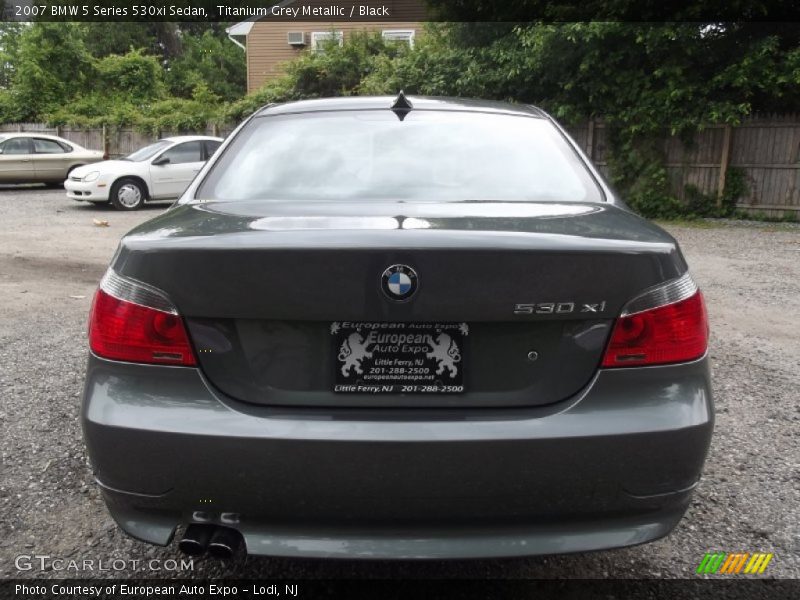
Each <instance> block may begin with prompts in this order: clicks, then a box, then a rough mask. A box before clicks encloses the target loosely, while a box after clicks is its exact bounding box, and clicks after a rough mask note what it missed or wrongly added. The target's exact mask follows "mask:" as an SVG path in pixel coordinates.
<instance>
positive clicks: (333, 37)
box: [311, 31, 344, 52]
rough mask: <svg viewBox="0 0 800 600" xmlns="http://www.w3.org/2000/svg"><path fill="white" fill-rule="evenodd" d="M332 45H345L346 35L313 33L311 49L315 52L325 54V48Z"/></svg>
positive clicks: (341, 33) (339, 32)
mask: <svg viewBox="0 0 800 600" xmlns="http://www.w3.org/2000/svg"><path fill="white" fill-rule="evenodd" d="M331 43H338V44H339V45H340V46H341V45H342V44H344V33H343V32H341V31H313V32H311V48H312V49H313V50H314V52H324V51H325V46H326V45H327V44H331Z"/></svg>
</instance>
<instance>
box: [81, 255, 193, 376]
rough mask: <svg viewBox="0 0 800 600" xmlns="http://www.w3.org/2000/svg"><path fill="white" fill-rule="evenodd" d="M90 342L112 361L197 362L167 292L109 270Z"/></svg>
mask: <svg viewBox="0 0 800 600" xmlns="http://www.w3.org/2000/svg"><path fill="white" fill-rule="evenodd" d="M89 346H90V347H91V349H92V352H94V353H95V354H96V355H97V356H100V357H102V358H108V359H111V360H122V361H126V362H137V363H149V364H167V365H185V366H194V365H196V364H197V363H196V361H195V357H194V352H192V346H191V343H190V342H189V336H188V335H187V333H186V328H185V326H184V324H183V319H181V317H180V315H179V314H178V311H177V309H176V308H175V306H174V305H173V304H172V302H170V300H169V299H168V298H167V297H166V295H165V294H164V293H163V292H161V291H160V290H157V289H156V288H153V287H151V286H148V285H146V284H144V283H141V282H138V281H134V280H132V279H127V278H124V277H120V276H119V275H117V274H116V273H114V271H112V270H111V269H109V270H108V272H107V273H106V275H105V277H103V280H102V281H101V282H100V288H99V289H98V290H97V293H96V294H95V297H94V302H93V304H92V312H91V315H90V316H89Z"/></svg>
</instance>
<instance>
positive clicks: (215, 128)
mask: <svg viewBox="0 0 800 600" xmlns="http://www.w3.org/2000/svg"><path fill="white" fill-rule="evenodd" d="M211 135H213V136H214V137H219V123H214V124H213V125H211Z"/></svg>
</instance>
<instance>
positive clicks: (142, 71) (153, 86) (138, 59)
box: [97, 50, 166, 104]
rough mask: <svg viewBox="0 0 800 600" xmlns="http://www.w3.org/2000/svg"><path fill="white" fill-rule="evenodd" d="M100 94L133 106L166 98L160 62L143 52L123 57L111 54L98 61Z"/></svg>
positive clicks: (133, 52)
mask: <svg viewBox="0 0 800 600" xmlns="http://www.w3.org/2000/svg"><path fill="white" fill-rule="evenodd" d="M97 73H98V83H99V84H100V88H101V89H100V91H102V92H104V93H107V94H109V95H115V96H118V97H120V98H121V99H123V100H125V101H128V102H131V103H133V104H140V103H143V102H147V101H151V100H155V99H157V98H160V97H161V96H163V95H164V93H165V91H166V88H165V86H164V71H163V69H162V68H161V65H160V64H159V63H158V60H157V59H156V58H155V57H153V56H146V55H145V54H144V53H143V52H142V51H141V50H132V51H131V52H128V53H127V54H124V55H121V56H120V55H116V54H112V55H109V56H106V57H104V58H102V59H100V60H99V61H97Z"/></svg>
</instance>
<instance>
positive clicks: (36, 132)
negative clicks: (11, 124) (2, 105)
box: [0, 131, 76, 144]
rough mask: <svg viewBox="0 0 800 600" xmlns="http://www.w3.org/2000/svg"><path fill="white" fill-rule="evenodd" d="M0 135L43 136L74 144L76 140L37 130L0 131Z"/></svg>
mask: <svg viewBox="0 0 800 600" xmlns="http://www.w3.org/2000/svg"><path fill="white" fill-rule="evenodd" d="M0 137H4V138H6V137H38V138H44V139H47V140H58V141H59V142H68V143H70V144H76V142H71V141H70V140H67V139H64V138H62V137H58V136H57V135H52V134H49V133H39V132H38V131H0Z"/></svg>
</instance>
